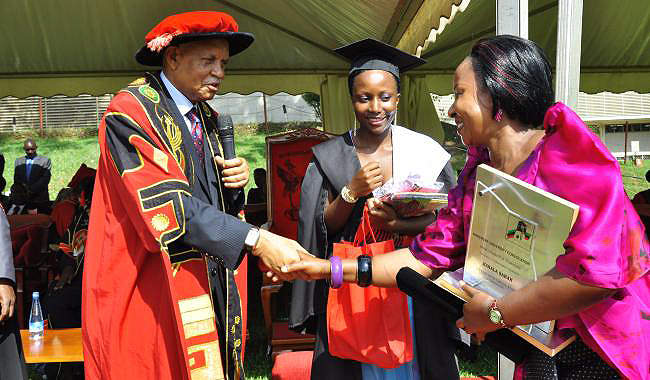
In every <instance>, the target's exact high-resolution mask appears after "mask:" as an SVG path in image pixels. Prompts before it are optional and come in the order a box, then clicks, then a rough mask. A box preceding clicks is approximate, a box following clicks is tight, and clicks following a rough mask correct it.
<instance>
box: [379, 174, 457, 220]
mask: <svg viewBox="0 0 650 380" xmlns="http://www.w3.org/2000/svg"><path fill="white" fill-rule="evenodd" d="M443 185H444V184H443V183H442V182H435V181H427V180H425V179H422V178H421V177H420V176H419V175H417V174H414V175H409V176H408V177H407V178H406V179H405V180H402V181H393V180H392V179H391V180H389V181H387V182H386V183H385V184H384V185H382V186H381V187H379V188H378V189H376V190H375V191H373V196H374V197H375V198H377V199H379V200H381V201H383V202H385V203H387V204H389V205H390V206H392V207H393V208H394V209H395V212H396V213H397V215H398V216H399V217H400V218H411V217H414V216H420V215H424V214H426V213H431V212H433V210H435V209H437V208H439V207H442V206H445V205H446V204H447V194H445V193H441V192H440V190H441V189H442V187H443Z"/></svg>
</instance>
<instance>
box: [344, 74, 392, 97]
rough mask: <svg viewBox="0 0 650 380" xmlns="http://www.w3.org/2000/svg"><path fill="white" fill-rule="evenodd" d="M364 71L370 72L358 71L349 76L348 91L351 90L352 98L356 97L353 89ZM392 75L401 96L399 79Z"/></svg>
mask: <svg viewBox="0 0 650 380" xmlns="http://www.w3.org/2000/svg"><path fill="white" fill-rule="evenodd" d="M364 71H368V70H357V71H355V72H353V73H352V74H350V75H348V90H350V96H353V95H354V94H353V93H352V89H353V88H354V80H355V79H356V78H357V75H359V74H361V73H362V72H364ZM387 72H388V71H387ZM390 74H391V75H392V76H393V78H395V83H396V87H397V93H398V94H399V78H398V77H397V76H395V74H393V73H390Z"/></svg>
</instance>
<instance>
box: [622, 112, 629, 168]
mask: <svg viewBox="0 0 650 380" xmlns="http://www.w3.org/2000/svg"><path fill="white" fill-rule="evenodd" d="M629 126H630V122H629V121H627V120H625V148H623V164H627V131H628V129H629Z"/></svg>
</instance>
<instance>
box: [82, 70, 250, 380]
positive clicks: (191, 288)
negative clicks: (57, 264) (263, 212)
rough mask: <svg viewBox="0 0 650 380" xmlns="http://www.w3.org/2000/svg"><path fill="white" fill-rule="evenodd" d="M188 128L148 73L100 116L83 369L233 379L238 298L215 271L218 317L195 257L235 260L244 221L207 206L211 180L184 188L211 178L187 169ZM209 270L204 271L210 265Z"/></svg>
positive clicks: (207, 126) (232, 264)
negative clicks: (219, 293)
mask: <svg viewBox="0 0 650 380" xmlns="http://www.w3.org/2000/svg"><path fill="white" fill-rule="evenodd" d="M199 108H200V109H201V111H200V112H201V114H202V117H203V118H204V119H203V121H204V136H206V139H205V149H206V150H205V155H206V156H207V157H206V160H205V163H206V165H214V164H213V163H212V160H211V157H212V156H213V155H214V154H218V149H219V148H218V147H216V146H214V145H215V144H218V142H217V141H216V137H215V133H214V124H213V119H214V116H216V115H213V114H214V112H211V110H210V109H209V107H207V105H205V104H201V107H199ZM188 136H189V132H187V128H186V127H185V125H184V124H183V121H182V116H180V115H179V113H178V110H177V109H176V107H175V106H173V103H172V102H171V99H170V97H169V95H168V94H167V93H166V90H165V89H164V87H163V86H162V85H161V83H160V80H159V78H158V77H157V76H155V75H149V76H148V77H147V78H141V79H139V80H136V81H135V82H133V83H131V84H130V85H129V87H127V88H126V89H124V90H122V91H120V92H119V93H118V94H117V95H116V96H115V98H114V99H113V100H112V102H111V104H110V105H109V107H108V109H107V111H106V113H105V115H104V118H103V120H102V124H101V127H100V132H99V145H100V150H101V151H100V160H99V165H98V169H97V177H96V182H95V189H94V197H93V207H92V211H91V215H90V226H89V236H88V243H87V248H86V263H85V269H84V279H83V296H82V318H83V326H82V330H83V345H84V360H85V371H86V378H87V379H119V380H123V379H221V378H228V379H239V378H240V377H241V376H242V374H243V370H242V368H241V346H242V343H241V332H242V324H243V321H242V320H241V317H240V316H239V314H238V310H239V308H238V307H239V305H235V307H233V306H232V305H233V302H230V301H232V300H233V298H234V299H236V302H239V299H238V296H237V288H236V286H235V284H234V281H233V278H232V271H226V272H225V275H223V277H222V278H225V281H226V285H224V286H223V287H225V289H224V292H223V293H224V297H223V299H222V300H220V303H221V304H225V305H226V306H225V310H222V311H221V314H222V317H224V316H225V318H221V322H220V319H219V318H217V317H216V316H215V313H214V309H213V304H214V303H215V301H216V300H213V295H212V294H211V291H210V290H211V284H210V274H209V273H208V265H207V260H208V259H207V258H206V257H208V256H211V257H212V258H213V259H214V260H215V261H218V263H219V265H220V267H223V268H226V269H228V268H229V269H231V270H233V269H235V268H236V267H237V266H238V265H239V263H240V262H241V259H242V256H243V255H242V254H241V250H242V246H243V241H244V238H245V235H246V233H247V232H248V229H249V228H250V226H249V225H248V224H246V223H243V222H241V221H238V220H237V219H236V218H234V217H232V216H230V215H228V214H226V213H224V212H221V211H219V209H218V208H215V206H213V205H211V204H210V202H209V199H208V198H212V199H211V201H212V202H216V199H217V198H219V197H220V199H223V189H222V188H220V187H219V186H218V185H217V186H216V187H219V188H218V189H213V188H209V190H205V192H204V195H202V196H201V197H197V196H193V195H197V194H196V192H197V191H198V190H196V189H200V186H203V189H208V186H206V183H208V185H209V183H214V184H218V183H220V180H219V178H216V179H215V178H212V179H213V180H214V181H210V178H211V177H210V176H209V175H208V176H207V180H206V177H205V176H204V177H203V178H202V179H201V180H199V179H198V178H199V175H198V170H199V169H197V168H200V167H201V166H200V165H197V160H198V159H197V157H198V156H197V155H196V152H195V151H193V150H190V149H189V148H188V146H190V145H189V144H191V140H190V142H189V143H188V141H187V140H188ZM208 168H209V169H212V170H213V172H214V173H216V170H215V169H214V167H209V166H208ZM206 172H207V169H206ZM208 173H210V172H208ZM214 173H213V174H212V175H213V177H214V175H215V174H214ZM216 175H218V174H216ZM201 181H203V182H201ZM217 193H218V194H217ZM215 194H216V195H215ZM206 199H208V201H206ZM221 203H222V204H223V202H221ZM210 272H211V273H212V275H213V276H214V275H215V273H216V270H214V269H211V270H210ZM224 300H225V301H224ZM217 329H221V330H222V331H219V333H220V334H221V346H220V344H219V336H218V333H217ZM224 350H227V351H228V352H226V353H225V354H224V353H223V352H221V351H224ZM224 358H225V359H224ZM229 374H230V375H229Z"/></svg>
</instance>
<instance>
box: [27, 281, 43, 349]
mask: <svg viewBox="0 0 650 380" xmlns="http://www.w3.org/2000/svg"><path fill="white" fill-rule="evenodd" d="M39 298H40V296H39V294H38V292H34V293H32V311H31V313H29V339H41V338H43V334H44V332H45V331H44V325H43V312H42V311H41V302H40V301H39Z"/></svg>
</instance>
